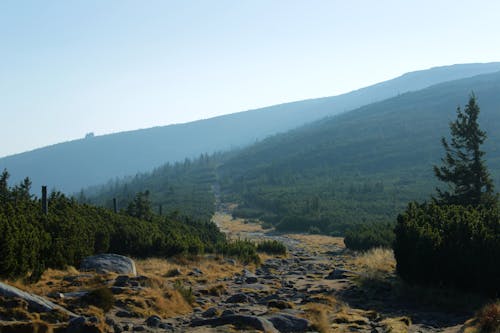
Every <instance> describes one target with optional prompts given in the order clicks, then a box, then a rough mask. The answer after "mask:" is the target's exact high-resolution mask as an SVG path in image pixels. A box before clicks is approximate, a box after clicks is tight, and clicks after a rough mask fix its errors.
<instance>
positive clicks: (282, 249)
mask: <svg viewBox="0 0 500 333" xmlns="http://www.w3.org/2000/svg"><path fill="white" fill-rule="evenodd" d="M257 252H264V253H267V254H279V255H285V254H286V252H287V249H286V246H285V244H283V243H282V242H280V241H277V240H264V241H261V242H259V243H257Z"/></svg>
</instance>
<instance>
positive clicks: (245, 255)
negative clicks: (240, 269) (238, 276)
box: [217, 239, 260, 264]
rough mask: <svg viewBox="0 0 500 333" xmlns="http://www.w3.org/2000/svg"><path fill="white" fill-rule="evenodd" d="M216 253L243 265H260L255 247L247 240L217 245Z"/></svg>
mask: <svg viewBox="0 0 500 333" xmlns="http://www.w3.org/2000/svg"><path fill="white" fill-rule="evenodd" d="M217 253H218V254H222V255H224V256H228V257H234V258H236V259H238V260H240V261H241V262H243V263H244V264H249V263H255V264H260V258H259V255H258V254H257V247H256V246H255V244H254V243H252V242H251V241H249V240H241V239H238V240H234V241H228V242H224V243H219V245H218V247H217Z"/></svg>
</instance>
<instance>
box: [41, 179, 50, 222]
mask: <svg viewBox="0 0 500 333" xmlns="http://www.w3.org/2000/svg"><path fill="white" fill-rule="evenodd" d="M42 213H43V214H44V215H47V214H48V213H49V203H48V202H47V186H45V185H44V186H42Z"/></svg>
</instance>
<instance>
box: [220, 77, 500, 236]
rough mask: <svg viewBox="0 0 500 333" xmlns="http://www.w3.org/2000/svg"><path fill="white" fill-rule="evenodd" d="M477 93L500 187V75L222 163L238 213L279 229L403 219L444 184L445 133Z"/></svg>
mask: <svg viewBox="0 0 500 333" xmlns="http://www.w3.org/2000/svg"><path fill="white" fill-rule="evenodd" d="M471 91H473V92H474V93H475V95H476V96H477V98H478V103H479V106H480V108H481V114H480V116H479V123H480V125H481V128H483V129H484V130H486V132H487V134H488V139H487V141H486V143H485V145H484V149H485V151H486V156H485V158H486V161H487V166H488V167H489V169H490V171H491V173H492V175H493V179H494V180H495V181H496V187H497V189H498V188H499V187H500V149H499V147H500V72H496V73H492V74H484V75H479V76H475V77H472V78H466V79H461V80H456V81H450V82H445V83H442V84H438V85H434V86H431V87H429V88H426V89H423V90H420V91H416V92H410V93H405V94H401V95H399V96H397V97H394V98H391V99H387V100H384V101H381V102H377V103H373V104H370V105H367V106H364V107H361V108H359V109H356V110H353V111H350V112H347V113H344V114H341V115H337V116H333V117H329V118H326V119H322V120H320V121H317V122H315V123H312V124H309V125H306V126H303V127H301V128H298V129H295V130H292V131H290V132H287V133H284V134H279V135H275V136H273V137H270V138H268V139H266V140H263V141H262V142H259V143H257V144H254V145H252V146H250V147H248V148H246V149H243V150H241V151H240V152H239V153H238V154H235V155H233V156H232V157H231V158H230V159H229V160H226V161H225V162H224V164H223V165H221V166H220V167H219V171H218V173H219V180H220V182H221V184H222V188H223V190H224V192H225V193H226V195H228V196H229V197H230V200H232V201H235V200H237V201H239V203H240V206H239V209H238V210H237V211H236V212H235V213H236V214H237V215H239V216H242V217H248V218H253V217H258V218H261V219H263V220H265V221H266V222H269V223H272V224H274V225H276V227H277V228H278V229H281V230H301V231H302V230H308V229H311V230H319V231H321V232H326V233H332V234H341V233H343V232H344V231H345V230H346V228H348V227H349V226H350V225H352V224H357V223H364V222H370V221H372V222H382V221H387V222H390V221H395V217H396V215H397V214H398V213H399V212H401V211H402V209H404V207H405V205H406V203H407V202H409V201H411V200H425V199H427V198H429V194H432V193H433V192H434V188H435V187H436V186H439V185H441V186H443V184H438V183H437V181H436V180H435V177H434V175H433V171H432V165H435V164H440V158H441V157H443V156H444V149H443V147H442V145H441V142H440V139H441V137H443V136H444V137H447V136H449V127H448V124H449V122H450V121H452V120H454V119H455V118H456V108H457V106H459V105H465V104H466V103H467V101H468V96H469V94H470V93H471Z"/></svg>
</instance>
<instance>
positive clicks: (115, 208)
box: [113, 198, 118, 214]
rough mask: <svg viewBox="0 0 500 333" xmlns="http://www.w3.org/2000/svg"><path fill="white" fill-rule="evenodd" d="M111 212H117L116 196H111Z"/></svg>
mask: <svg viewBox="0 0 500 333" xmlns="http://www.w3.org/2000/svg"><path fill="white" fill-rule="evenodd" d="M113 212H115V214H116V213H118V208H117V206H116V198H113Z"/></svg>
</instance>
